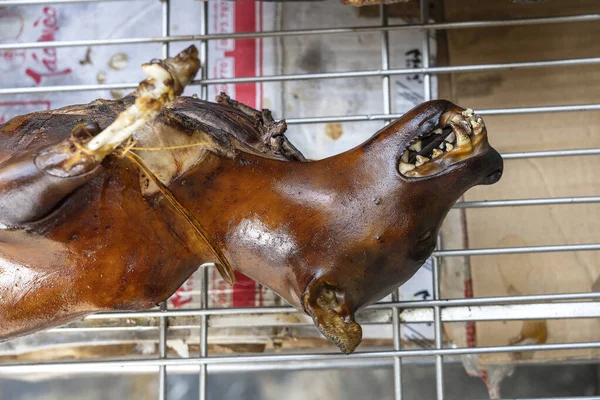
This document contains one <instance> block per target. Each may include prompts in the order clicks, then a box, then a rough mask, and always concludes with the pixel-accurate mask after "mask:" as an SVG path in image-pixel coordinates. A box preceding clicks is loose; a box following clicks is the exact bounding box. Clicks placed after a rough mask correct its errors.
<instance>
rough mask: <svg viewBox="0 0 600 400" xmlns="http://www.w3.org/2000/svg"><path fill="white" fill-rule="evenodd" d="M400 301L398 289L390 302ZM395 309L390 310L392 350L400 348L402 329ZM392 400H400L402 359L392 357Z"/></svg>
mask: <svg viewBox="0 0 600 400" xmlns="http://www.w3.org/2000/svg"><path fill="white" fill-rule="evenodd" d="M399 300H400V288H398V289H396V290H395V291H394V292H393V293H392V302H397V301H399ZM400 323H401V321H400V315H398V310H397V309H392V331H393V341H394V350H400V349H401V348H402V337H401V336H402V328H401V325H400ZM394 399H395V400H402V358H400V357H394Z"/></svg>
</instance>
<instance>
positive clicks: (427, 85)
mask: <svg viewBox="0 0 600 400" xmlns="http://www.w3.org/2000/svg"><path fill="white" fill-rule="evenodd" d="M419 11H420V14H421V24H422V25H424V26H427V25H428V22H429V1H428V0H420V2H419ZM422 46H423V69H425V70H428V69H429V61H430V60H431V48H430V47H429V29H423V45H422ZM423 100H424V101H429V100H431V75H430V74H428V73H425V74H424V75H423ZM438 400H442V399H440V398H439V397H438Z"/></svg>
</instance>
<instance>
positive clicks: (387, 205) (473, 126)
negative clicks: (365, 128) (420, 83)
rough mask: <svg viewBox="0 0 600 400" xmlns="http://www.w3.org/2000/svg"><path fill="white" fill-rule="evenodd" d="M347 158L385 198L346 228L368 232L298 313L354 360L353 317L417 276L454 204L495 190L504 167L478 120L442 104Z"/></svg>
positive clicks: (319, 281)
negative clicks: (468, 194)
mask: <svg viewBox="0 0 600 400" xmlns="http://www.w3.org/2000/svg"><path fill="white" fill-rule="evenodd" d="M348 157H349V159H351V160H352V161H353V163H354V164H356V165H359V167H358V172H356V171H355V173H354V180H357V181H358V180H360V181H362V182H375V183H374V184H373V185H372V189H373V191H374V193H377V192H378V193H383V196H382V199H381V205H380V206H379V207H380V210H378V209H377V207H376V206H375V205H374V204H371V203H372V202H373V201H375V202H376V201H377V199H376V198H375V197H373V199H371V196H369V197H367V198H365V200H364V201H363V202H362V203H361V204H360V207H361V210H363V211H361V213H358V214H356V215H358V217H356V219H355V220H354V221H352V222H349V221H345V222H346V224H347V225H350V224H354V225H356V226H358V228H348V229H364V227H366V228H367V229H366V231H368V232H369V233H370V234H369V235H364V236H363V237H362V238H361V239H360V240H357V241H356V242H355V243H351V244H350V245H347V246H346V247H345V248H343V250H341V251H339V253H340V254H342V253H343V255H344V257H346V258H345V259H343V260H341V258H340V260H341V261H340V262H343V263H344V265H343V266H342V265H338V266H336V267H334V268H331V269H330V270H329V271H326V272H325V273H321V274H320V275H319V276H315V277H314V278H313V280H312V281H311V282H310V283H309V284H308V285H307V288H306V290H305V292H304V293H303V296H302V303H303V304H302V305H303V308H304V310H305V311H306V312H307V313H308V314H309V315H311V316H312V317H313V320H314V322H315V325H316V326H317V327H318V328H319V330H320V331H321V332H322V333H323V334H324V335H325V336H326V337H327V338H329V339H330V340H331V341H332V342H334V343H335V344H336V345H337V346H338V347H340V349H341V350H342V351H344V352H346V353H351V352H352V351H354V349H355V348H356V346H357V345H358V344H359V343H360V341H361V336H362V334H361V329H360V326H359V325H358V324H357V323H356V322H355V321H354V312H355V311H356V310H358V309H360V308H363V307H365V306H366V305H368V304H371V303H373V302H375V301H378V300H380V299H381V298H383V297H385V296H386V295H387V294H389V293H390V292H392V291H393V290H394V289H395V288H396V287H398V286H399V285H401V284H402V283H404V282H405V281H406V280H408V279H409V278H410V277H411V276H412V275H413V274H414V273H415V272H416V271H417V269H418V268H419V267H420V266H421V265H422V264H423V263H424V262H425V261H426V260H427V258H428V257H429V256H430V255H431V254H432V252H433V250H434V248H435V245H436V239H437V235H438V232H439V229H440V226H441V224H442V222H443V219H444V218H445V216H446V214H447V213H448V211H449V210H450V209H451V207H452V206H453V204H454V203H455V202H456V201H457V200H458V199H459V198H460V197H461V196H462V195H463V194H464V193H465V191H467V190H468V189H469V188H471V187H473V186H475V185H482V184H483V185H488V184H493V183H495V182H497V181H498V180H499V179H500V177H501V175H502V170H503V162H502V157H501V156H500V154H498V152H497V151H496V150H494V149H493V148H492V147H491V146H490V144H489V142H488V136H487V130H486V127H485V124H484V122H483V120H482V119H481V118H480V117H479V116H477V115H475V114H474V113H473V111H472V110H469V109H463V108H460V107H458V106H456V105H454V104H452V103H450V102H448V101H443V100H438V101H432V102H428V103H424V104H422V105H420V106H418V107H416V108H415V109H413V110H412V111H410V112H409V113H407V114H406V115H404V116H403V117H401V118H400V119H398V120H396V121H394V122H393V123H391V124H389V125H388V126H386V127H385V128H383V129H382V130H380V131H379V132H377V133H376V134H375V135H374V136H373V137H372V138H371V139H370V140H369V141H367V142H366V143H364V144H363V145H361V146H359V147H357V148H355V149H353V150H351V151H350V152H349V153H348V156H347V157H346V158H348ZM365 160H366V161H365ZM365 197H366V196H365ZM361 227H363V228H361ZM355 236H356V237H358V235H355ZM339 246H340V247H342V246H343V244H342V243H340V245H339ZM335 252H336V251H335V250H332V252H331V253H330V254H334V253H335ZM349 255H350V256H349ZM332 257H333V256H332ZM347 259H350V260H351V261H346V260H347ZM356 259H360V261H358V262H357V261H356Z"/></svg>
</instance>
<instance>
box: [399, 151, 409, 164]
mask: <svg viewBox="0 0 600 400" xmlns="http://www.w3.org/2000/svg"><path fill="white" fill-rule="evenodd" d="M400 161H402V162H404V163H408V150H406V151H405V152H404V153H402V157H400Z"/></svg>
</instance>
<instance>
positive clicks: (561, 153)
mask: <svg viewBox="0 0 600 400" xmlns="http://www.w3.org/2000/svg"><path fill="white" fill-rule="evenodd" d="M598 155H600V148H594V149H568V150H543V151H522V152H518V153H504V154H502V158H503V159H505V160H517V159H521V158H545V157H574V156H576V157H579V156H598Z"/></svg>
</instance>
